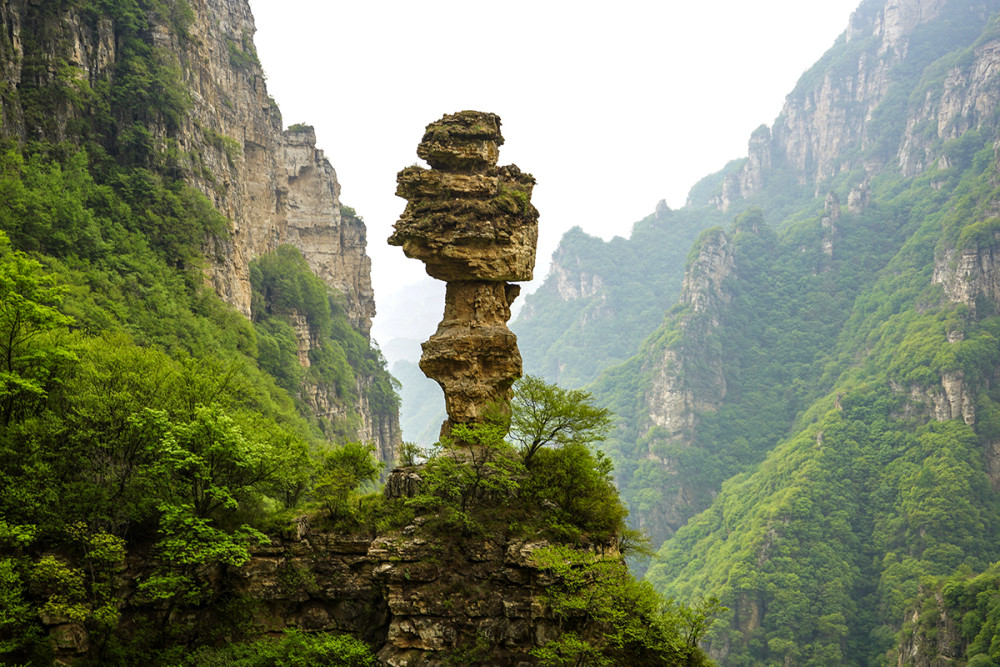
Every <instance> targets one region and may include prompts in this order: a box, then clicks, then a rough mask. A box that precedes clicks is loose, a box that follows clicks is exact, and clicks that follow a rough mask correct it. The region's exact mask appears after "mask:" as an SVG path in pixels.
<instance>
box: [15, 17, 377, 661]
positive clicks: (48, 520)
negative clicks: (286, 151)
mask: <svg viewBox="0 0 1000 667" xmlns="http://www.w3.org/2000/svg"><path fill="white" fill-rule="evenodd" d="M69 11H72V12H73V16H74V17H75V19H74V20H77V21H79V22H80V25H79V26H77V27H79V28H80V29H81V30H84V31H86V30H91V31H97V30H98V28H99V22H101V21H105V20H110V22H111V26H112V28H113V33H114V41H115V50H114V55H115V60H114V62H113V63H111V64H110V65H109V67H108V68H107V70H106V71H99V70H94V71H91V72H88V73H87V75H86V76H85V75H82V73H81V71H80V70H79V69H78V68H75V67H73V66H71V65H70V64H69V61H68V56H69V54H70V52H71V49H72V47H73V43H72V33H71V31H70V30H68V29H67V22H66V21H64V19H65V14H66V12H69ZM25 12H26V13H25V14H24V16H23V17H22V18H23V19H24V25H23V26H22V27H23V30H22V41H21V43H20V46H21V48H23V61H22V62H21V63H20V64H21V66H22V73H23V76H22V77H21V79H20V83H19V85H18V86H17V88H16V89H15V88H10V87H4V89H3V91H2V105H0V112H2V124H0V331H2V334H0V335H2V338H3V342H2V343H0V346H2V349H0V358H2V361H0V607H3V609H2V611H0V661H2V662H4V663H7V662H10V661H14V663H15V664H16V663H22V662H30V663H31V664H47V662H49V661H50V660H51V651H52V645H51V643H50V641H49V639H48V637H46V636H44V631H43V625H42V621H45V622H46V623H49V624H51V623H52V622H53V620H56V621H60V622H63V623H67V622H73V623H80V624H82V626H83V627H85V628H86V630H87V632H88V634H89V636H90V641H91V649H92V652H91V655H90V657H91V658H92V659H93V660H95V661H97V662H99V663H100V664H156V663H158V662H164V663H166V664H178V662H177V660H176V656H174V657H171V656H170V655H169V653H170V649H169V647H170V645H171V643H173V642H174V640H175V639H176V638H175V637H173V632H174V629H173V627H172V626H171V624H170V623H169V622H168V621H169V619H171V618H172V614H173V613H174V612H175V611H176V610H182V609H185V608H190V607H192V606H200V605H207V604H219V605H223V606H224V605H225V604H231V603H232V600H228V601H227V600H226V599H220V598H219V593H218V592H217V591H216V590H215V588H213V585H212V582H211V572H212V571H213V569H214V568H219V567H224V566H227V565H229V566H235V565H239V564H242V563H244V562H246V560H247V559H248V558H249V553H250V552H249V549H250V548H251V547H252V546H253V545H254V544H257V543H259V542H261V541H262V540H264V539H266V538H265V537H264V534H263V532H262V531H264V530H269V529H271V528H273V525H274V523H275V522H276V521H279V520H280V515H281V513H282V512H286V511H291V510H293V509H294V508H300V510H299V511H301V509H302V508H303V507H308V506H315V505H318V504H321V503H323V502H326V503H327V504H328V505H330V504H335V503H336V502H337V501H338V500H339V499H341V496H340V495H338V494H339V493H340V492H341V490H342V489H341V487H343V486H345V485H350V484H354V485H355V486H357V485H359V484H362V483H363V482H364V479H363V478H362V477H363V476H362V475H359V474H357V473H358V471H357V469H356V466H355V467H352V466H353V464H354V463H356V461H354V460H353V459H351V458H350V457H346V456H343V455H342V454H341V452H342V451H347V452H350V453H351V454H356V453H357V452H359V451H360V452H361V453H362V454H363V456H364V457H365V459H366V461H367V462H368V464H369V465H370V466H372V467H375V470H378V468H377V467H376V466H375V463H374V461H371V460H370V458H371V451H370V449H369V448H367V447H365V446H362V445H359V444H351V443H347V444H344V443H343V441H344V438H345V434H347V433H351V432H352V429H354V430H353V432H355V433H356V429H355V427H356V422H357V417H356V416H352V414H351V413H352V409H351V408H350V407H349V406H352V405H354V404H355V403H357V402H359V401H360V399H361V398H362V394H363V395H364V396H363V397H364V398H366V399H367V400H368V401H369V403H370V404H371V405H373V406H374V407H375V409H376V410H384V411H388V412H391V411H393V410H395V406H396V398H395V395H394V392H393V389H392V386H391V384H390V379H389V377H388V374H387V373H386V372H385V370H384V367H383V366H384V364H383V362H382V360H381V357H380V355H379V354H378V352H377V351H375V350H372V349H371V348H370V347H369V345H368V342H367V340H366V339H365V338H364V336H362V335H361V334H359V333H358V332H357V331H355V330H354V329H353V328H352V327H351V326H350V325H349V323H348V322H347V318H346V316H345V315H344V312H343V307H342V306H341V305H340V302H339V300H338V299H339V297H338V295H336V294H333V293H332V292H331V291H330V290H328V289H327V288H325V286H324V285H323V284H322V283H321V282H320V281H319V279H318V278H316V277H315V276H314V275H312V274H311V273H309V272H308V269H307V267H305V263H304V260H303V259H302V257H301V256H300V255H298V254H297V253H296V252H294V251H292V250H290V249H281V250H279V251H278V252H277V253H275V254H274V255H273V256H266V257H263V258H261V259H260V260H259V261H258V262H257V264H256V265H255V267H254V279H255V280H254V283H255V284H254V285H253V287H254V289H255V291H254V294H253V300H254V306H255V314H256V315H258V316H257V317H255V321H254V322H250V321H248V320H247V319H246V318H244V317H243V316H242V315H241V314H239V313H238V312H236V311H235V310H234V309H233V308H232V307H230V306H228V305H227V304H225V303H223V302H222V300H221V299H219V298H218V297H217V296H216V295H215V294H214V293H213V292H212V290H211V289H210V288H208V287H206V284H205V282H206V281H205V276H204V268H205V265H206V262H207V261H209V259H211V257H209V258H206V253H211V252H213V250H212V248H214V247H216V244H221V245H224V243H225V242H226V241H227V240H228V236H229V234H230V223H229V221H228V220H226V219H225V218H224V217H223V216H222V215H220V214H219V213H218V212H217V211H216V210H215V208H214V207H213V206H212V204H211V202H210V201H209V200H208V199H207V198H206V197H205V196H204V195H203V194H202V193H201V192H199V191H198V190H196V189H195V188H193V187H191V186H190V185H188V184H187V182H186V180H185V179H186V177H190V176H196V177H197V178H198V179H201V180H202V181H203V182H208V183H209V184H215V186H217V187H221V186H219V183H218V181H217V180H216V178H215V177H216V176H217V175H213V174H212V173H211V172H209V171H208V170H207V168H206V167H205V162H204V160H203V158H202V155H201V153H200V152H199V151H202V150H213V149H214V150H219V151H222V152H223V153H224V154H225V155H226V156H227V157H228V158H229V160H230V165H231V164H232V160H233V159H235V158H238V157H239V155H240V152H241V150H242V149H241V147H240V145H239V144H238V143H237V142H236V141H235V140H233V139H230V138H228V137H223V136H221V135H218V134H216V133H214V132H212V130H211V129H209V128H199V129H200V130H201V135H202V136H201V138H203V139H204V140H205V145H204V146H202V147H201V148H193V149H192V150H191V151H190V152H185V151H181V150H180V149H179V145H178V141H177V140H176V138H175V137H176V136H177V132H178V130H179V128H180V126H181V124H182V122H183V121H184V120H185V117H184V115H185V113H186V112H187V111H188V109H189V106H190V99H189V93H188V91H187V89H186V88H185V86H184V84H183V73H182V63H181V60H180V57H179V54H178V53H176V52H173V51H170V50H168V49H166V48H162V47H160V46H157V45H156V44H157V43H162V42H154V39H153V29H152V26H153V25H154V24H155V25H157V26H159V27H161V28H164V29H166V30H167V31H169V32H170V33H171V36H172V37H173V38H174V39H175V40H177V41H178V42H179V43H181V44H184V43H185V42H186V40H189V39H191V37H190V34H189V32H188V29H189V28H190V26H191V24H192V21H193V20H194V18H195V16H194V14H193V12H192V10H191V8H190V6H189V5H188V4H187V2H185V1H184V0H67V1H66V2H46V3H40V4H38V3H36V4H34V5H30V6H29V7H28V8H27V9H25ZM229 47H230V57H231V59H233V60H234V62H233V65H234V66H237V67H249V66H252V65H254V64H255V58H256V55H255V54H254V53H253V47H252V42H251V41H250V38H249V36H246V35H242V36H239V37H237V38H234V39H233V40H230V44H229ZM12 48H13V47H12V44H11V42H10V41H9V40H8V39H7V37H4V38H3V40H2V41H0V61H2V62H8V61H12V59H14V58H15V55H14V53H13V52H12ZM275 272H281V273H282V275H281V276H278V275H276V274H275ZM285 279H287V280H285ZM283 280H284V281H283ZM292 315H295V316H297V317H302V318H303V319H305V320H306V321H307V322H308V324H309V327H310V328H311V330H310V335H311V336H312V337H313V338H314V339H315V340H316V341H317V345H316V346H315V349H314V350H313V351H312V352H311V355H312V356H311V358H310V361H311V362H312V364H311V365H310V368H309V369H308V370H304V369H303V368H302V366H301V364H300V360H299V358H298V357H297V356H294V358H293V359H292V361H293V362H294V364H289V363H286V362H287V361H288V360H287V358H286V357H283V356H282V354H283V353H284V352H285V351H286V349H285V348H283V347H282V345H283V344H284V345H286V347H287V343H288V341H287V340H285V339H282V338H281V336H282V335H284V334H286V333H287V322H286V321H285V319H283V318H287V317H290V316H292ZM292 340H293V341H294V337H293V338H292ZM293 350H294V347H293ZM359 378H364V380H363V381H362V380H360V379H359ZM306 383H312V384H313V385H314V386H325V387H330V388H331V389H330V392H329V393H330V395H332V396H334V397H336V399H338V400H339V401H341V403H340V404H339V406H338V407H340V408H341V409H342V411H343V412H346V413H347V415H348V416H347V417H346V418H344V419H324V420H319V419H316V418H315V417H314V413H313V412H312V410H311V406H309V405H308V404H306V402H304V401H303V398H302V396H303V394H304V393H305V391H304V387H305V384H306ZM348 469H350V470H348ZM331 480H337V483H338V484H339V486H338V487H337V491H336V492H334V491H332V490H331V489H330V487H329V484H330V481H331ZM324 484H326V486H324ZM331 498H332V499H331ZM126 566H128V567H129V568H130V569H129V572H130V576H131V577H133V579H132V580H131V581H130V582H129V583H128V585H126V584H125V583H124V582H123V580H122V575H123V572H124V571H125V568H126ZM125 613H127V614H129V615H130V618H129V620H128V621H127V622H128V623H129V624H130V625H129V627H130V628H131V629H130V631H129V632H128V633H123V632H121V628H122V627H124V626H123V624H124V623H126V619H124V618H123V614H125ZM140 617H141V618H143V619H145V621H142V622H137V621H136V620H135V619H136V618H140ZM144 623H145V625H143V624H144ZM206 638H207V635H205V636H199V637H191V636H187V637H185V638H184V640H183V641H184V642H189V641H190V642H193V643H197V642H199V641H204V640H206ZM338 641H340V640H338V639H336V638H329V639H328V640H327V639H323V638H319V639H316V638H305V637H301V636H294V635H293V636H290V637H289V638H287V639H286V641H283V642H275V643H274V644H273V645H271V644H268V645H267V646H268V647H269V648H268V650H272V649H273V650H272V652H273V656H272V658H269V659H270V660H271V662H267V661H266V660H265V659H264V658H261V660H258V661H257V662H254V663H252V664H310V661H311V660H313V659H314V658H315V659H319V658H318V657H317V656H327V655H330V653H331V652H333V651H339V650H341V649H340V648H336V647H335V646H334V644H336V643H337V642H338ZM324 642H326V644H329V645H326V644H325V643H324ZM345 642H346V640H345ZM345 642H341V644H343V646H341V648H343V650H344V651H345V653H343V655H347V654H348V653H350V651H355V653H356V654H357V655H358V656H360V657H359V658H358V661H354V662H344V663H343V664H369V663H370V655H368V649H367V648H366V647H360V648H358V647H353V648H352V647H350V646H348V644H350V642H346V643H345ZM262 646H263V645H262ZM258 648H260V651H259V653H260V655H264V654H265V653H267V651H264V650H263V648H261V647H258ZM348 649H350V651H349V650H348ZM164 651H166V652H165V653H164ZM309 655H312V656H313V658H309V657H308V656H309ZM364 655H368V657H367V658H363V656H364ZM296 656H298V657H296ZM230 658H232V660H235V661H236V662H232V663H231V664H251V663H250V662H246V660H244V662H239V660H237V659H236V658H235V657H232V656H230V657H227V658H226V661H230ZM293 658H294V659H296V660H299V662H297V663H296V662H293V661H292V660H293ZM240 659H243V658H240ZM212 660H214V658H212ZM275 661H277V662H275ZM281 661H284V662H281ZM210 663H211V660H210V659H209V657H208V654H207V653H206V654H205V662H204V663H199V664H210ZM211 664H215V663H211ZM226 664H230V662H227V663H226ZM331 664H333V663H331Z"/></svg>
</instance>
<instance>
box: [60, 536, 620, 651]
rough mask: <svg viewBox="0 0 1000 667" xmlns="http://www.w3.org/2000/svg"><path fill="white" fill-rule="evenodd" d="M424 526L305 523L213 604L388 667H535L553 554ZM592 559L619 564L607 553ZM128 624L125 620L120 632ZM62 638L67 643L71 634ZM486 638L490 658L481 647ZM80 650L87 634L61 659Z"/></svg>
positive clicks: (209, 616) (203, 622)
mask: <svg viewBox="0 0 1000 667" xmlns="http://www.w3.org/2000/svg"><path fill="white" fill-rule="evenodd" d="M425 520H426V517H423V518H421V517H418V518H417V519H416V520H415V521H414V523H413V524H412V525H410V526H407V527H406V528H404V529H403V530H402V531H399V532H394V533H391V534H387V535H382V536H378V537H366V536H361V535H345V534H339V533H330V532H325V531H322V530H317V529H313V528H311V527H310V526H309V525H308V522H305V521H302V522H300V523H299V524H298V525H296V526H294V527H293V528H292V529H290V530H288V531H286V534H285V536H284V537H276V538H273V539H272V542H271V543H270V544H268V545H265V546H262V547H258V548H255V549H254V551H253V555H252V558H251V560H250V561H248V562H247V563H246V564H245V565H243V566H241V567H239V568H233V569H229V570H227V571H225V572H223V571H220V572H219V573H218V576H217V577H216V579H215V581H216V584H215V588H216V590H215V593H216V594H217V595H219V596H221V597H222V598H224V599H235V600H245V601H247V604H246V605H245V609H246V612H247V617H246V618H245V619H244V621H245V622H246V623H248V624H249V625H250V626H251V627H254V628H257V629H259V630H260V631H263V632H270V633H279V632H282V631H283V630H285V629H291V628H298V629H301V630H305V631H308V632H338V633H347V634H351V635H353V636H355V637H358V638H359V639H362V640H364V641H366V642H367V643H369V644H370V645H372V646H374V647H375V649H376V650H377V651H378V657H379V661H380V663H381V664H383V665H389V666H393V667H403V666H407V667H417V666H422V665H442V664H489V665H509V666H510V667H515V666H522V665H523V666H527V665H534V664H537V659H536V658H535V657H534V656H532V655H531V653H530V652H531V650H532V649H535V648H538V647H540V646H542V645H543V644H545V643H546V642H547V641H549V640H550V639H553V638H554V637H556V636H558V633H559V629H558V625H557V621H556V620H555V618H554V616H553V615H552V613H551V611H550V610H549V609H548V608H547V606H546V604H545V602H544V594H545V591H546V589H547V588H548V587H551V586H553V585H555V584H557V583H558V579H556V578H555V577H554V576H553V575H552V574H551V573H550V572H548V571H546V570H543V569H541V568H539V567H538V566H537V565H536V564H535V562H534V554H535V552H537V551H538V550H539V549H542V548H544V547H547V546H549V543H548V542H545V541H534V540H525V539H517V540H505V539H502V538H495V539H490V540H468V539H463V540H454V541H448V540H445V541H442V539H441V536H440V535H439V534H437V533H433V532H432V531H429V529H427V528H425V525H426V524H425ZM596 555H597V556H598V557H610V558H618V557H619V554H618V552H617V550H616V549H615V548H614V547H610V546H609V547H608V548H607V549H605V550H603V551H601V550H599V551H598V552H597V553H596ZM249 601H252V604H250V603H249ZM131 613H132V612H131V611H130V609H126V617H127V618H126V622H127V623H131V622H132V619H133V617H132V616H131ZM220 613H223V612H220V611H219V610H218V608H214V607H211V606H208V607H203V608H199V609H192V610H189V611H186V612H184V614H183V615H181V614H177V615H176V617H174V618H172V619H171V622H172V627H173V630H174V632H177V633H179V636H180V635H183V633H184V632H185V631H187V632H191V633H192V634H193V635H197V634H199V633H200V632H203V630H204V628H205V627H216V628H218V627H225V623H226V619H222V618H219V617H217V616H216V615H218V614H220ZM140 618H141V616H136V617H134V619H135V620H136V621H139V619H140ZM59 627H60V631H61V632H62V633H63V634H64V635H67V636H70V635H71V634H72V632H73V631H74V628H73V627H71V626H67V627H64V628H63V627H61V626H59ZM184 628H187V630H185V629H184ZM244 629H245V628H244ZM80 631H82V628H80ZM484 637H485V638H488V639H489V641H488V645H489V648H488V649H484V648H483V647H482V646H477V640H478V639H481V638H484ZM67 641H68V640H67ZM81 646H86V634H85V633H84V635H83V637H82V638H81V641H80V642H77V644H75V645H74V646H72V647H70V646H68V648H67V649H66V653H67V654H72V653H79V651H80V647H81ZM477 650H478V651H480V652H479V653H476V651H477ZM463 656H465V657H464V658H463ZM446 660H447V661H450V662H445V661H446Z"/></svg>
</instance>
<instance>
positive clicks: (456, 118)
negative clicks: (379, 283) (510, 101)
mask: <svg viewBox="0 0 1000 667" xmlns="http://www.w3.org/2000/svg"><path fill="white" fill-rule="evenodd" d="M502 144H503V137H502V136H501V135H500V119H499V117H497V116H496V115H495V114H491V113H483V112H478V111H462V112H459V113H456V114H452V115H447V116H444V117H443V118H442V119H441V120H439V121H437V122H434V123H431V124H430V125H428V126H427V130H426V132H425V134H424V137H423V139H422V141H421V143H420V145H419V147H418V148H417V155H418V156H420V157H421V158H423V159H425V160H427V163H428V164H429V165H430V167H431V168H430V169H426V168H424V167H420V166H413V167H408V168H406V169H404V170H403V171H401V172H399V175H398V177H397V182H398V184H399V187H398V188H397V190H396V194H398V195H399V196H400V197H403V198H404V199H406V200H407V205H406V209H405V210H404V211H403V214H402V216H400V219H399V221H398V222H397V223H396V225H395V227H394V230H395V231H394V232H393V234H392V236H391V237H390V238H389V243H390V244H391V245H397V246H402V248H403V252H404V253H405V254H406V256H407V257H413V258H416V259H419V260H421V261H422V262H424V264H425V266H426V269H427V273H428V274H429V275H430V276H432V277H434V278H437V279H438V280H444V281H446V282H447V290H446V294H445V312H444V318H443V319H442V320H441V323H440V324H439V325H438V329H437V332H436V333H435V334H434V335H433V336H431V338H430V340H428V341H427V342H425V343H424V344H423V351H424V352H423V356H422V357H421V359H420V368H421V370H423V371H424V374H425V375H427V377H429V378H431V379H433V380H435V381H436V382H437V383H438V384H439V385H441V388H442V389H443V390H444V394H445V407H446V409H447V412H448V421H446V422H445V424H444V426H443V427H442V432H443V433H447V432H448V431H450V427H451V425H452V424H460V423H470V422H476V421H480V420H482V419H483V417H484V413H485V411H486V409H487V407H488V406H489V405H490V404H492V403H495V402H500V403H502V404H503V403H507V402H508V401H509V400H510V395H511V389H510V388H511V385H513V383H514V380H516V379H517V378H518V377H520V375H521V355H520V353H519V352H518V349H517V337H516V336H515V335H514V334H513V333H512V332H511V331H510V329H508V328H507V320H509V319H510V304H511V303H512V302H513V300H514V298H515V297H516V296H517V294H518V292H519V291H520V288H519V287H517V286H515V285H510V284H508V282H507V281H522V280H531V277H532V271H533V269H534V265H535V245H536V243H537V240H538V211H537V210H536V209H535V207H534V206H532V205H531V201H530V200H531V190H532V187H533V186H534V182H535V180H534V178H532V177H531V176H530V175H529V174H522V173H521V171H520V170H519V169H518V168H517V167H516V166H514V165H509V166H505V167H498V166H497V160H498V157H499V147H500V146H501V145H502Z"/></svg>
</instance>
